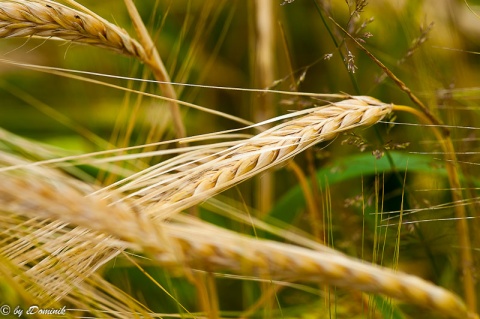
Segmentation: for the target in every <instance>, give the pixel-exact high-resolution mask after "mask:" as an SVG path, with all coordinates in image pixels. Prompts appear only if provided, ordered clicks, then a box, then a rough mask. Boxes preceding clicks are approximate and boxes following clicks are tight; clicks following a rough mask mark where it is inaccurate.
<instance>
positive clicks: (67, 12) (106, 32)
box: [0, 0, 146, 61]
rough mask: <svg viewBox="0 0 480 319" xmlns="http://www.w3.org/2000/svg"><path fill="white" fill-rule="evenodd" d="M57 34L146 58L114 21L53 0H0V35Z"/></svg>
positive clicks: (37, 35)
mask: <svg viewBox="0 0 480 319" xmlns="http://www.w3.org/2000/svg"><path fill="white" fill-rule="evenodd" d="M31 36H35V37H42V38H56V39H62V40H65V41H69V42H70V41H71V42H74V43H81V44H88V45H93V46H98V47H102V48H107V49H110V50H113V51H116V52H120V53H122V54H126V55H131V56H135V57H138V58H140V59H141V60H143V61H145V59H146V57H145V52H144V50H143V48H142V46H141V45H140V44H139V43H138V42H137V41H135V40H134V39H132V38H131V37H130V36H129V35H128V34H127V32H125V31H124V30H123V29H121V28H119V27H117V26H116V25H114V24H112V23H110V22H108V21H106V20H104V19H101V18H99V17H96V16H92V15H90V14H88V13H84V12H80V11H78V10H74V9H71V8H69V7H67V6H64V5H61V4H59V3H57V2H53V1H48V0H47V1H41V2H40V1H24V0H17V1H8V0H2V1H0V37H1V38H14V37H31Z"/></svg>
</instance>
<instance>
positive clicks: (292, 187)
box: [0, 0, 480, 318]
mask: <svg viewBox="0 0 480 319" xmlns="http://www.w3.org/2000/svg"><path fill="white" fill-rule="evenodd" d="M261 1H263V0H260V1H257V2H255V1H250V0H249V1H237V0H228V1H219V0H218V1H198V0H192V1H184V0H176V1H160V0H158V1H153V0H152V1H137V2H136V5H137V6H138V9H139V11H140V13H141V15H142V17H143V20H144V21H145V22H146V24H147V26H148V28H149V31H150V32H151V35H152V37H153V38H154V40H155V41H156V44H157V47H158V50H159V52H160V55H161V57H162V59H163V60H164V62H165V65H166V67H167V70H168V72H169V74H170V77H171V79H172V81H173V82H174V83H184V84H194V86H184V85H174V87H175V89H176V92H177V94H178V97H179V99H180V100H183V101H187V102H191V103H195V104H197V105H200V106H203V107H206V108H209V109H213V110H218V111H221V112H224V113H227V114H231V115H234V116H238V117H241V118H244V119H246V120H248V121H252V122H259V121H262V120H265V119H268V118H272V117H275V116H279V115H283V114H287V113H289V112H290V111H292V110H300V109H303V108H307V107H311V106H313V105H321V104H323V103H324V101H323V100H322V99H320V98H311V97H308V96H306V97H294V96H289V95H283V94H272V93H268V94H267V93H261V92H256V91H254V92H250V91H248V90H243V89H266V88H269V89H272V90H273V89H274V90H283V91H292V92H293V91H299V92H308V93H341V92H344V93H347V94H351V95H369V96H372V97H375V98H378V99H379V100H381V101H383V102H387V103H395V104H398V105H410V106H414V107H415V105H414V103H413V102H412V101H411V100H410V99H409V97H408V95H407V94H406V93H405V92H404V91H402V90H401V89H400V88H399V87H398V86H397V85H396V84H395V83H394V82H393V81H392V80H391V79H390V78H389V77H387V76H385V74H384V72H383V70H382V69H381V68H379V67H378V65H377V64H376V63H375V62H374V61H372V59H371V58H370V57H368V56H367V54H365V52H363V51H362V50H360V49H359V47H358V46H357V45H356V44H355V43H354V42H353V41H352V40H351V39H349V38H348V37H346V36H345V34H344V33H343V32H342V31H341V30H340V29H339V28H338V27H337V26H336V25H335V24H334V22H333V21H332V20H331V19H329V17H332V18H333V20H334V21H336V22H337V23H338V24H339V25H340V26H341V27H342V28H344V29H345V30H347V31H348V32H349V33H351V34H352V35H353V36H354V37H355V38H357V39H358V40H359V41H360V42H361V43H363V45H364V46H365V47H366V48H367V49H368V51H369V52H370V53H371V54H373V55H374V56H375V57H376V58H377V59H379V60H380V61H382V62H383V63H384V64H385V66H386V67H387V68H388V69H389V70H390V71H391V72H393V73H394V74H395V75H396V76H397V77H398V78H400V79H401V80H402V81H403V82H404V83H405V85H406V86H407V87H408V88H409V89H410V90H411V91H412V92H414V93H415V94H416V95H417V96H418V97H419V98H420V99H421V101H422V102H423V103H425V105H427V106H428V107H429V109H430V110H431V112H432V113H433V114H435V115H436V116H437V117H438V118H439V119H440V120H441V121H442V122H443V123H444V124H445V125H446V127H447V128H448V130H449V131H450V134H451V135H450V136H451V138H452V141H453V143H454V147H455V151H456V155H457V158H458V160H459V162H458V165H457V167H458V171H459V173H460V175H461V182H462V187H463V189H462V192H463V194H464V198H465V201H464V202H461V203H459V202H452V198H451V195H450V192H449V188H450V185H449V184H448V180H447V178H446V171H445V169H444V166H445V161H444V159H443V155H442V154H441V149H440V148H439V144H438V141H436V140H435V138H434V135H433V134H432V132H431V128H430V127H428V126H426V125H421V124H420V123H419V120H418V119H416V118H415V117H413V116H410V115H405V114H401V113H398V114H396V115H397V116H396V117H395V118H389V119H386V120H385V122H388V123H383V124H380V125H377V126H375V127H372V128H368V129H362V130H357V131H356V132H355V133H348V134H344V135H341V136H339V137H338V138H337V139H336V140H335V141H333V142H331V143H328V144H321V145H318V146H316V147H315V148H313V149H312V150H310V151H309V152H307V153H306V154H302V155H301V156H298V157H297V158H296V161H297V162H298V163H300V164H301V167H302V168H304V174H305V176H307V177H314V176H317V178H316V182H314V183H312V186H311V187H312V188H311V189H312V193H313V194H314V198H315V200H316V206H317V207H318V210H317V211H316V213H317V214H316V215H315V214H311V213H309V212H308V210H307V208H306V207H305V200H304V197H303V195H302V191H301V190H300V187H299V180H298V178H297V176H296V175H295V173H294V172H292V171H290V170H288V169H286V168H279V169H277V170H274V171H272V172H271V173H268V174H262V175H261V176H259V177H258V178H255V179H252V180H250V181H247V182H245V183H243V184H241V185H239V186H237V187H236V188H234V189H231V190H229V191H227V192H225V193H223V194H222V195H219V196H217V197H216V199H218V200H220V201H221V202H223V203H225V204H228V205H230V206H231V207H234V208H238V209H241V210H242V211H244V212H248V213H250V214H252V215H255V216H257V217H258V218H260V219H262V220H264V221H267V222H269V223H273V224H275V225H281V227H284V228H285V229H300V230H302V231H303V233H302V234H303V235H304V236H307V237H311V238H313V239H315V240H318V241H320V242H325V243H326V244H328V245H329V246H332V247H334V248H336V249H338V250H341V251H343V252H345V253H347V254H348V255H351V256H355V257H358V258H361V259H363V260H365V261H366V262H375V263H378V264H382V265H385V266H388V267H391V268H396V269H400V270H404V271H406V272H409V273H412V274H416V275H419V276H421V277H423V278H425V279H428V280H431V281H433V282H435V283H437V284H439V285H441V286H443V287H445V288H447V289H449V290H451V291H454V292H456V293H458V294H459V295H460V296H463V294H464V291H463V284H464V278H463V275H462V271H461V266H460V260H459V251H460V250H461V249H462V247H461V246H460V245H459V243H458V233H457V228H456V222H457V220H455V218H454V213H453V207H454V206H456V205H465V207H466V209H467V213H468V215H469V219H468V226H469V227H470V242H471V246H472V253H473V259H474V264H473V265H471V269H472V271H473V275H474V278H475V279H476V277H477V274H478V262H479V256H480V255H479V254H478V249H479V247H480V238H479V236H478V229H479V228H478V227H479V226H480V225H479V224H478V223H479V222H478V220H477V219H476V217H477V212H478V210H479V205H478V187H479V179H478V176H479V175H478V172H479V169H478V163H479V160H478V159H479V151H478V150H479V141H480V139H479V136H478V134H479V133H478V130H479V128H480V125H479V123H480V122H479V120H480V114H479V110H480V109H479V107H478V100H479V99H480V88H479V74H480V73H479V71H480V63H479V61H480V59H479V56H478V54H479V52H480V37H479V36H480V17H479V16H478V14H480V1H468V3H467V2H464V1H459V0H457V1H454V0H443V1H435V0H425V1H407V0H404V1H400V0H389V1H386V0H385V1H380V0H370V1H368V3H367V1H350V0H346V1H341V0H332V1H320V0H312V1H310V0H295V1H289V2H290V3H287V2H285V3H282V0H274V1H266V0H265V2H264V3H263V4H261V5H260V4H259V3H260V2H261ZM81 3H82V4H83V5H85V6H86V7H87V8H89V9H91V10H92V11H94V12H96V13H97V14H99V15H100V16H102V17H104V18H105V19H107V20H109V21H111V22H114V23H115V24H117V25H118V26H120V27H122V28H124V29H126V30H127V31H128V32H129V34H131V35H135V31H134V30H133V27H132V24H131V21H130V19H129V16H128V13H127V11H126V10H125V8H124V5H123V3H122V2H121V1H106V2H105V1H81ZM259 8H262V9H261V10H260V9H259ZM257 15H264V16H262V18H261V21H263V22H264V23H263V24H259V23H258V21H257V20H256V19H257V18H256V17H257ZM268 19H271V23H270V24H268V23H266V22H268ZM262 36H263V37H266V38H262ZM262 39H263V40H262ZM265 41H266V42H265ZM269 46H270V48H271V50H270V51H268V48H269ZM262 54H266V59H267V60H266V62H265V60H262ZM0 59H2V61H0V74H1V77H0V101H1V102H0V111H1V115H0V127H2V128H3V129H6V130H8V131H10V132H13V133H15V134H18V135H20V136H23V137H27V138H29V139H33V140H35V141H38V142H42V143H46V144H50V145H54V146H57V147H60V148H63V149H65V150H68V152H67V151H65V154H67V153H68V154H70V153H74V154H81V153H86V152H93V151H98V150H104V149H112V148H114V147H125V146H130V145H139V144H144V143H150V142H157V141H162V140H170V139H173V138H175V132H174V131H173V129H172V126H171V121H170V120H171V119H170V114H169V112H168V110H167V108H166V105H165V104H164V103H163V102H161V101H159V100H154V99H151V98H148V97H139V96H137V95H134V94H129V93H125V92H123V91H120V90H115V89H112V88H109V87H105V86H102V85H99V84H96V83H89V82H86V81H82V80H77V79H71V78H65V77H62V76H59V75H55V74H47V73H43V72H39V71H36V70H32V69H30V68H22V67H19V66H13V65H11V64H8V63H5V62H3V60H4V59H5V60H13V61H17V62H20V63H28V64H35V65H41V66H50V67H55V68H63V69H69V70H80V71H87V72H94V73H101V74H108V75H115V76H123V77H131V78H147V79H152V76H151V74H150V73H149V71H148V70H147V69H146V68H145V67H144V65H142V64H140V63H139V62H138V61H137V60H135V59H133V58H129V57H124V56H120V55H118V54H115V53H111V52H109V51H107V50H103V49H100V48H92V47H87V46H81V45H77V44H72V43H65V42H61V41H56V40H49V41H45V40H44V39H2V40H1V41H0ZM84 76H88V77H89V78H95V79H97V80H99V79H100V80H102V81H105V82H108V83H112V84H115V85H119V86H123V87H128V88H132V89H136V90H140V91H145V92H150V93H155V94H161V92H160V91H159V89H158V87H157V85H156V84H154V83H142V82H138V81H129V80H125V79H116V78H105V77H96V76H94V75H84ZM212 87H223V88H212ZM235 88H240V89H242V90H237V89H235ZM181 109H182V115H183V119H184V123H185V127H186V130H187V134H188V136H193V135H198V134H204V133H212V132H219V131H223V130H226V129H232V128H238V127H241V126H242V125H241V124H239V123H236V122H234V121H231V120H228V119H224V118H222V117H219V116H215V115H212V114H208V113H206V112H203V111H199V110H194V109H189V108H186V107H182V108H181ZM394 122H395V123H397V124H396V125H393V123H394ZM245 133H249V134H252V133H254V131H253V130H249V131H247V132H245ZM210 142H211V141H203V142H202V141H199V142H194V143H210ZM164 159H165V158H148V159H142V160H139V163H136V164H135V165H138V167H146V166H148V165H151V164H154V163H158V162H160V161H162V160H164ZM85 170H86V172H87V173H88V174H89V175H90V176H92V177H94V178H95V179H96V181H97V183H99V184H102V183H108V182H111V181H113V180H115V178H118V177H117V176H109V177H106V176H105V175H103V174H100V173H99V172H98V171H95V170H89V169H88V168H85ZM313 179H314V180H315V178H313ZM191 213H195V214H198V216H200V217H201V218H203V219H205V220H208V221H210V222H212V223H215V224H217V225H220V226H222V227H225V228H230V229H233V230H235V231H238V232H246V233H249V232H250V231H251V230H250V229H245V227H244V225H241V224H239V223H236V222H235V221H234V220H233V219H232V218H230V217H228V215H227V216H225V214H223V215H222V214H218V213H217V212H215V209H214V208H213V205H210V204H209V202H206V203H204V204H203V205H201V207H199V208H197V209H196V210H195V211H193V212H191ZM399 222H400V223H402V225H401V227H399V225H398V224H399ZM259 236H262V234H261V233H260V234H259ZM263 236H267V235H265V234H263ZM144 266H145V270H146V271H147V272H149V274H150V275H151V276H153V278H155V280H157V281H158V282H160V283H161V284H162V285H163V286H164V287H165V288H166V289H167V290H168V291H169V292H170V293H171V294H172V295H173V297H172V296H167V295H166V294H165V293H164V292H163V291H162V290H161V289H160V288H158V287H157V286H156V285H155V284H154V283H153V282H152V280H151V279H150V278H148V277H146V276H145V275H144V274H143V273H142V271H141V270H140V269H138V268H137V267H136V266H135V265H133V264H132V263H130V262H128V261H126V260H122V259H119V260H114V261H112V262H111V263H109V264H108V265H107V266H104V267H103V268H102V269H101V273H102V275H103V276H104V277H105V278H106V279H107V280H109V281H110V282H112V283H114V284H115V285H117V286H118V287H120V288H121V289H123V290H124V291H126V292H127V293H129V294H131V295H132V296H133V297H134V298H136V299H138V300H140V301H141V302H142V303H144V304H145V305H146V306H148V307H149V308H150V309H151V310H152V311H154V312H157V313H170V314H172V313H173V314H177V315H178V316H179V317H182V315H183V316H184V317H189V315H187V314H185V312H184V310H183V309H182V308H181V307H179V304H181V305H182V306H184V307H185V308H186V309H188V310H189V311H191V312H192V313H195V312H200V311H202V309H200V307H199V301H198V298H199V293H198V290H197V289H196V288H195V287H193V286H192V285H191V284H190V283H189V282H188V281H187V280H185V279H183V278H177V277H176V276H175V275H174V274H171V273H169V272H166V271H164V270H163V269H159V268H157V267H156V266H155V265H154V264H153V265H150V264H148V262H147V265H144ZM266 286H268V285H267V284H265V283H263V284H262V283H255V282H253V281H242V280H233V279H229V278H217V279H216V289H217V292H216V296H214V297H212V298H218V309H219V311H220V314H221V317H228V318H230V317H244V318H246V317H249V318H268V317H271V318H282V317H283V318H436V316H437V315H432V314H430V312H428V311H427V310H425V309H419V308H416V307H413V306H409V305H405V304H397V303H396V302H392V301H387V300H385V299H378V298H374V297H371V298H370V299H369V298H368V297H367V296H366V295H362V294H360V293H356V292H352V291H346V290H341V289H339V290H337V289H335V288H334V287H330V288H327V287H323V286H315V285H311V286H308V285H301V286H300V285H299V286H294V285H293V284H292V286H291V287H282V288H278V289H276V290H270V289H269V288H268V287H266ZM476 288H477V292H478V285H476ZM268 294H270V295H268ZM477 295H478V294H477ZM165 317H168V316H165Z"/></svg>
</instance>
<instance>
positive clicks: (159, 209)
mask: <svg viewBox="0 0 480 319" xmlns="http://www.w3.org/2000/svg"><path fill="white" fill-rule="evenodd" d="M391 109H392V106H391V105H390V104H386V103H382V102H380V101H378V100H376V99H374V98H371V97H365V96H358V97H352V98H351V99H348V100H344V101H340V102H336V103H332V104H330V105H328V106H325V107H319V108H314V109H312V110H311V112H310V113H309V114H307V115H304V116H302V117H299V118H297V119H293V120H290V121H288V122H285V123H283V124H280V125H277V126H275V127H273V128H271V129H269V130H267V131H264V132H262V133H260V134H258V135H256V136H254V137H252V138H250V139H248V140H245V141H239V143H238V145H235V146H232V147H230V148H228V149H226V150H222V151H220V152H218V153H217V154H215V155H209V156H208V157H207V160H208V161H207V162H206V163H203V164H201V165H197V166H195V167H192V168H190V169H187V170H184V171H182V172H179V173H176V174H172V175H171V176H169V178H167V179H166V178H165V176H164V173H165V171H164V170H162V169H160V168H159V169H158V170H152V169H148V170H146V174H145V175H144V176H142V174H141V173H139V174H137V175H136V178H135V180H133V181H129V182H127V183H125V184H124V185H123V186H121V187H119V188H118V190H117V191H118V193H119V195H120V194H124V193H125V192H129V193H131V194H130V195H129V196H127V197H125V199H129V198H133V197H136V199H135V200H133V201H132V203H133V204H135V205H138V206H139V207H140V206H141V207H145V206H147V205H149V210H150V211H151V212H152V214H161V217H162V218H166V217H168V215H172V214H174V213H175V212H178V211H180V210H182V209H185V208H187V207H191V206H192V205H195V204H198V203H200V202H202V201H204V200H205V199H207V198H209V197H211V196H213V195H215V194H218V193H219V192H221V191H223V190H225V189H227V188H229V187H231V186H233V185H235V184H238V183H239V182H241V181H243V180H246V179H248V178H250V177H252V176H253V175H255V174H258V173H260V172H262V171H265V170H266V169H268V168H270V167H272V166H275V165H278V164H280V163H282V162H285V161H286V160H288V159H290V158H292V157H293V156H295V155H296V154H298V153H299V152H301V151H303V150H304V149H306V148H308V147H310V146H312V145H314V144H316V143H319V142H321V141H325V140H329V139H332V138H334V137H336V136H337V135H338V134H339V133H341V132H344V131H346V130H350V129H353V128H355V127H358V126H368V125H373V124H375V123H377V122H378V121H379V120H381V119H382V118H383V117H384V116H385V115H386V114H388V113H390V112H391ZM302 113H303V114H304V113H305V111H303V112H302ZM157 171H158V173H157ZM146 183H148V184H149V185H148V186H145V185H146ZM140 185H141V186H140ZM105 196H108V195H105Z"/></svg>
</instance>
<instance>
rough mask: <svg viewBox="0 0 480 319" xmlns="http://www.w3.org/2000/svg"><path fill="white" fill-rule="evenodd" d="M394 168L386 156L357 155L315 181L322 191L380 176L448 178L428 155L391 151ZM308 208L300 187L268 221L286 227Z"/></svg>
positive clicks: (322, 171)
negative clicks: (401, 174)
mask: <svg viewBox="0 0 480 319" xmlns="http://www.w3.org/2000/svg"><path fill="white" fill-rule="evenodd" d="M389 156H390V158H391V160H392V163H393V166H392V165H391V163H390V162H389V159H388V157H387V156H384V157H382V158H380V159H376V158H375V157H374V156H373V155H371V154H356V155H352V156H347V157H343V158H341V159H338V158H337V159H336V162H335V163H332V164H330V165H327V166H326V167H324V168H322V169H320V170H318V171H317V173H316V178H317V181H318V183H319V185H320V186H321V187H325V184H326V183H328V185H330V186H331V185H334V184H337V183H340V182H344V181H347V180H350V179H354V178H361V177H362V176H363V177H366V176H372V175H375V174H381V173H394V172H395V170H396V171H397V172H403V171H405V170H406V169H407V170H408V172H420V173H422V174H432V175H435V176H437V177H445V176H447V172H446V170H445V168H444V167H443V165H441V163H439V162H435V160H433V159H432V158H431V157H429V156H425V155H417V154H409V153H405V152H398V151H392V152H390V153H389ZM304 207H305V198H304V196H303V192H302V189H301V188H300V186H298V185H297V186H295V187H293V188H292V189H291V190H289V191H288V192H287V193H286V194H285V195H284V196H283V197H282V198H280V200H279V201H278V202H277V205H275V207H274V208H273V209H272V210H271V211H270V212H269V214H268V215H267V219H270V218H273V219H275V220H281V221H283V222H285V223H290V222H292V221H293V219H294V218H295V216H296V215H297V212H298V211H301V210H303V209H304Z"/></svg>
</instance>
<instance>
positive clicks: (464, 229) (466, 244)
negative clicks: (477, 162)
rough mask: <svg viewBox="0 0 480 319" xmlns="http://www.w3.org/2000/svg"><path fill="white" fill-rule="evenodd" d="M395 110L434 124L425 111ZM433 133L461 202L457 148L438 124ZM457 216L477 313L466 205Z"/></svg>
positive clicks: (468, 294)
mask: <svg viewBox="0 0 480 319" xmlns="http://www.w3.org/2000/svg"><path fill="white" fill-rule="evenodd" d="M393 111H402V112H407V113H410V114H413V115H415V116H416V117H418V118H419V119H420V121H422V122H424V123H425V124H429V125H431V124H434V123H433V122H432V121H431V120H430V117H428V116H426V115H425V114H424V113H423V112H421V111H419V110H417V109H414V108H412V107H409V106H405V105H394V106H393ZM432 129H433V133H434V134H435V136H436V138H437V140H438V141H439V142H440V145H441V147H442V150H443V152H444V153H445V160H446V163H445V165H446V169H447V174H448V181H449V183H450V187H451V189H452V190H451V192H452V199H453V202H454V203H455V202H461V201H462V200H463V195H462V191H461V188H460V178H459V176H458V172H457V169H456V166H455V165H456V163H457V157H456V155H455V148H454V147H453V144H452V140H451V139H450V137H449V136H445V135H444V134H442V132H441V131H440V129H439V128H438V127H437V126H432ZM454 207H455V208H454V209H455V217H456V218H457V233H458V241H459V245H460V260H461V264H460V267H461V271H462V274H463V277H464V280H463V285H464V287H463V289H464V295H465V302H466V304H467V307H468V309H469V311H471V312H472V313H476V311H477V297H476V292H475V279H474V276H473V273H472V267H473V257H472V250H471V245H470V234H469V229H468V225H467V212H466V210H465V206H464V205H455V206H454Z"/></svg>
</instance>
